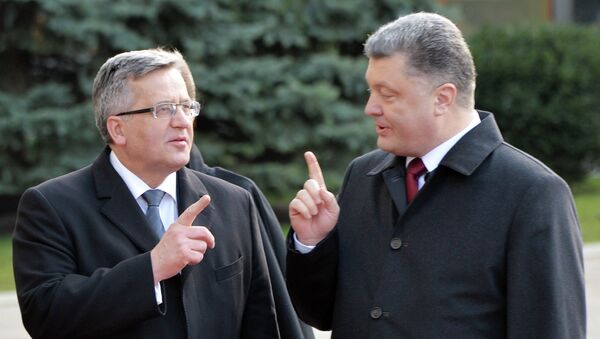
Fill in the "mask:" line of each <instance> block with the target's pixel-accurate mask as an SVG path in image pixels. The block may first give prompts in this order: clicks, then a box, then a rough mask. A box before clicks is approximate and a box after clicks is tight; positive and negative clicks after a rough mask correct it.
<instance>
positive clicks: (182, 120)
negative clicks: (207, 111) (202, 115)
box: [171, 106, 194, 128]
mask: <svg viewBox="0 0 600 339" xmlns="http://www.w3.org/2000/svg"><path fill="white" fill-rule="evenodd" d="M176 107H177V111H176V112H175V115H174V116H172V117H171V126H173V127H178V128H188V127H190V126H191V125H192V124H193V122H194V119H193V118H192V117H190V116H187V115H185V113H183V108H182V107H180V106H176Z"/></svg>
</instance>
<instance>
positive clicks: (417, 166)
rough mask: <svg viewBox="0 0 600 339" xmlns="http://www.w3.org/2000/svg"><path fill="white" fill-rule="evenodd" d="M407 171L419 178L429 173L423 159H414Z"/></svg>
mask: <svg viewBox="0 0 600 339" xmlns="http://www.w3.org/2000/svg"><path fill="white" fill-rule="evenodd" d="M406 171H407V172H408V174H410V175H412V176H413V177H415V178H418V177H420V176H421V175H423V174H425V172H427V168H426V167H425V164H424V163H423V160H421V158H414V159H413V160H411V161H410V162H409V163H408V167H407V168H406Z"/></svg>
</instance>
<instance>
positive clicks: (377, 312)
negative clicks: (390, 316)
mask: <svg viewBox="0 0 600 339" xmlns="http://www.w3.org/2000/svg"><path fill="white" fill-rule="evenodd" d="M382 314H383V311H382V310H381V308H380V307H375V308H374V309H372V310H371V318H373V319H379V318H381V315H382Z"/></svg>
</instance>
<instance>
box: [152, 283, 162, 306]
mask: <svg viewBox="0 0 600 339" xmlns="http://www.w3.org/2000/svg"><path fill="white" fill-rule="evenodd" d="M154 296H155V297H156V305H160V304H162V302H163V299H162V291H161V290H160V283H156V284H155V285H154Z"/></svg>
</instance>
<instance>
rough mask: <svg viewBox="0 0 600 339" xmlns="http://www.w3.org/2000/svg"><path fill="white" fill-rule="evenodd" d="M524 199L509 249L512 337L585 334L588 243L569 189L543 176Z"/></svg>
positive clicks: (509, 317) (508, 267)
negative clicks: (585, 244) (584, 244)
mask: <svg viewBox="0 0 600 339" xmlns="http://www.w3.org/2000/svg"><path fill="white" fill-rule="evenodd" d="M520 199H521V203H520V207H519V209H518V210H517V211H516V213H515V216H514V220H513V223H512V225H511V230H510V235H509V237H510V238H509V243H508V248H507V286H506V291H507V301H506V306H507V309H506V319H507V334H508V335H507V337H508V338H556V339H559V338H585V326H586V325H585V321H586V315H585V289H584V271H583V254H582V241H581V234H580V230H579V224H578V220H577V214H576V210H575V206H574V203H573V198H572V194H571V192H570V190H569V187H568V186H567V184H566V183H565V182H564V181H563V180H562V179H560V178H558V177H556V176H541V177H539V178H538V180H537V182H536V183H534V184H533V185H532V186H531V187H530V188H529V189H528V191H527V193H526V194H525V195H523V196H522V197H520Z"/></svg>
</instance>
